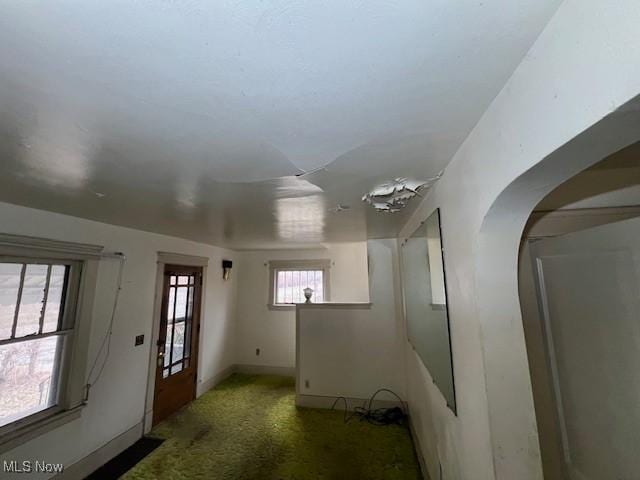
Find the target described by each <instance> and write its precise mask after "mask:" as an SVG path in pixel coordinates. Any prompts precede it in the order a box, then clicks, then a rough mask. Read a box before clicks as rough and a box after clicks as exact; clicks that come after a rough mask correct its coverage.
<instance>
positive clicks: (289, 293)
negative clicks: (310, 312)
mask: <svg viewBox="0 0 640 480" xmlns="http://www.w3.org/2000/svg"><path fill="white" fill-rule="evenodd" d="M285 278H286V280H285V285H286V286H287V289H286V291H285V297H284V301H285V303H292V302H293V274H292V272H291V271H288V272H285Z"/></svg>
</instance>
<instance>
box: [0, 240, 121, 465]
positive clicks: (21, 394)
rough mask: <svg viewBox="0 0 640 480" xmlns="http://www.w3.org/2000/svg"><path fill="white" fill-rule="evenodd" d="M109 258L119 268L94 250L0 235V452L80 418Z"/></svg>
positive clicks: (102, 253)
mask: <svg viewBox="0 0 640 480" xmlns="http://www.w3.org/2000/svg"><path fill="white" fill-rule="evenodd" d="M108 257H109V258H110V257H113V258H117V259H120V260H121V265H123V264H124V256H123V255H121V254H104V252H103V247H101V246H99V245H89V244H84V243H71V242H64V241H59V240H50V239H46V238H36V237H26V236H21V235H11V234H5V233H0V453H3V452H6V451H9V450H12V449H14V448H15V447H17V446H18V445H21V444H23V443H24V442H27V441H29V440H31V439H33V438H36V437H37V436H39V435H41V434H43V433H45V432H47V431H50V430H52V429H55V428H58V427H60V426H61V425H63V424H65V423H67V422H71V421H73V420H75V419H77V418H79V417H80V415H81V413H82V409H83V407H84V405H86V403H87V402H88V395H87V393H88V387H87V384H88V382H89V380H88V379H87V377H86V372H87V365H88V360H89V358H88V357H89V343H90V342H89V335H90V333H91V323H92V316H93V306H94V300H95V297H96V291H97V281H98V269H99V265H100V264H101V261H102V259H103V258H108ZM109 270H110V269H109ZM116 295H117V294H116ZM93 382H94V383H95V380H94V381H93Z"/></svg>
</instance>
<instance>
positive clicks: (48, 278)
mask: <svg viewBox="0 0 640 480" xmlns="http://www.w3.org/2000/svg"><path fill="white" fill-rule="evenodd" d="M75 268H77V266H76V264H74V263H61V262H56V261H50V262H49V261H45V260H42V261H40V260H38V263H34V262H33V260H30V261H19V260H15V261H7V260H3V261H2V262H0V427H3V426H5V425H7V424H10V423H12V422H15V421H16V420H20V419H22V418H24V417H27V416H30V415H33V414H36V413H38V412H41V411H43V410H46V409H49V408H52V407H55V406H56V405H57V404H58V398H59V391H60V383H61V379H62V375H61V373H62V370H63V368H64V361H65V351H66V350H67V348H68V346H69V344H70V342H69V341H68V339H69V336H70V335H71V333H72V332H73V320H72V318H73V317H72V316H71V315H65V312H70V310H71V307H72V305H70V304H69V303H70V302H69V301H70V300H73V295H70V294H69V283H70V279H71V271H72V269H75ZM67 307H69V308H67Z"/></svg>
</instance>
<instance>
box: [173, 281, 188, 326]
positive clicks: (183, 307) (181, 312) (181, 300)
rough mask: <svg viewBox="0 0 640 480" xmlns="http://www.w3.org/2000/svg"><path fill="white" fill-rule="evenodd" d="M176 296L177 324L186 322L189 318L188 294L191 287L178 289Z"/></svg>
mask: <svg viewBox="0 0 640 480" xmlns="http://www.w3.org/2000/svg"><path fill="white" fill-rule="evenodd" d="M177 290H178V293H177V295H176V322H184V320H185V318H186V317H187V293H188V291H189V287H178V288H177Z"/></svg>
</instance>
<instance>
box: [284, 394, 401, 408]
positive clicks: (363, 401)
mask: <svg viewBox="0 0 640 480" xmlns="http://www.w3.org/2000/svg"><path fill="white" fill-rule="evenodd" d="M335 401H336V397H325V396H322V395H301V394H296V406H297V407H304V408H326V409H328V408H331V407H332V406H333V404H334V403H335ZM346 403H347V411H349V412H352V411H353V409H354V408H355V407H362V406H364V407H368V406H369V399H367V398H353V397H348V398H346ZM393 407H400V408H402V409H403V410H404V408H405V407H404V405H402V404H401V403H400V402H399V401H394V400H374V401H373V403H372V404H371V408H393ZM335 408H336V410H344V408H345V402H343V401H342V400H339V401H338V403H336V407H335Z"/></svg>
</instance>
